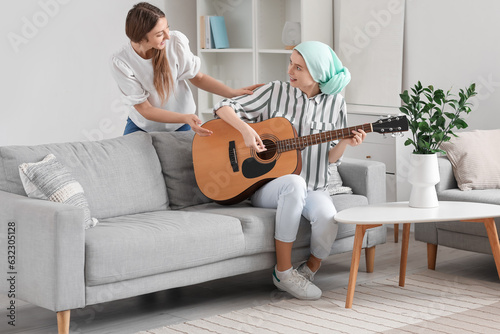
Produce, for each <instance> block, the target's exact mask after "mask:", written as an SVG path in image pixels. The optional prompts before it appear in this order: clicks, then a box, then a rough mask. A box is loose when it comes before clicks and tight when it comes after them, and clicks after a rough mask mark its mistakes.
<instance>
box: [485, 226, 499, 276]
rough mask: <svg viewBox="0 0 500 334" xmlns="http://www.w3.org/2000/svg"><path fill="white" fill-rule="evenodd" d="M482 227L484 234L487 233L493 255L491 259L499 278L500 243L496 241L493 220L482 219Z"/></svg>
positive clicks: (495, 229) (496, 234) (496, 236)
mask: <svg viewBox="0 0 500 334" xmlns="http://www.w3.org/2000/svg"><path fill="white" fill-rule="evenodd" d="M484 227H486V232H487V233H488V239H489V240H490V246H491V252H492V253H493V259H495V264H496V266H497V274H498V277H499V278H500V242H499V241H498V232H497V227H496V225H495V219H494V218H486V219H484Z"/></svg>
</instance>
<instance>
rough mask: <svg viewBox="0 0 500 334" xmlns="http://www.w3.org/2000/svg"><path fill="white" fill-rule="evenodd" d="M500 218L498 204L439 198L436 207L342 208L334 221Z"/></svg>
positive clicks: (393, 204) (400, 204) (382, 205)
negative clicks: (442, 199)
mask: <svg viewBox="0 0 500 334" xmlns="http://www.w3.org/2000/svg"><path fill="white" fill-rule="evenodd" d="M493 217H500V205H495V204H486V203H474V202H452V201H440V202H439V206H438V207H435V208H428V209H427V208H426V209H424V208H412V207H410V206H409V205H408V202H389V203H380V204H372V205H364V206H357V207H353V208H349V209H346V210H342V211H340V212H339V213H337V214H336V215H335V220H336V221H337V222H339V223H344V224H365V225H369V224H399V223H401V224H403V223H428V222H440V221H454V220H473V219H484V218H493Z"/></svg>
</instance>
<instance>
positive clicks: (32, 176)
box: [19, 154, 98, 229]
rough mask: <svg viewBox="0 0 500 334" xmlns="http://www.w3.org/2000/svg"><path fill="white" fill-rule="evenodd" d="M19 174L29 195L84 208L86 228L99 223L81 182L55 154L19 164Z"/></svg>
mask: <svg viewBox="0 0 500 334" xmlns="http://www.w3.org/2000/svg"><path fill="white" fill-rule="evenodd" d="M19 176H20V177H21V182H22V183H23V187H24V190H25V191H26V194H27V195H28V197H30V198H37V199H44V200H49V201H52V202H59V203H64V204H69V205H73V206H76V207H80V208H82V209H83V211H84V222H85V229H88V228H90V227H94V226H95V225H96V224H97V223H98V221H97V219H95V218H92V217H91V216H90V210H89V205H88V202H87V199H86V198H85V196H84V194H83V188H82V186H81V184H80V183H79V182H78V181H76V180H75V179H74V178H73V176H72V175H71V174H70V172H69V171H68V170H67V169H66V168H65V167H64V166H63V165H62V164H61V163H60V162H59V161H57V159H56V157H55V156H54V155H53V154H49V155H47V156H46V157H45V158H44V159H43V160H42V161H40V162H34V163H23V164H21V165H19Z"/></svg>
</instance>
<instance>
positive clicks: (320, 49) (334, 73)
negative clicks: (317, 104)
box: [294, 41, 351, 95]
mask: <svg viewBox="0 0 500 334" xmlns="http://www.w3.org/2000/svg"><path fill="white" fill-rule="evenodd" d="M294 50H297V51H298V52H299V53H300V54H301V55H302V57H303V58H304V60H305V62H306V65H307V69H308V70H309V73H311V76H312V78H313V79H314V81H316V82H317V83H319V89H320V90H321V92H323V93H325V94H331V95H333V94H337V93H340V92H341V91H342V89H344V88H345V86H347V84H348V83H349V81H351V73H349V70H348V69H347V67H344V66H343V65H342V62H341V61H340V59H339V57H337V55H336V54H335V52H334V51H333V50H332V48H330V47H329V46H328V45H326V44H324V43H321V42H317V41H308V42H303V43H300V44H299V45H297V46H296V47H295V48H294Z"/></svg>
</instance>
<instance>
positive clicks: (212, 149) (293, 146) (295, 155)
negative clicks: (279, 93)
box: [193, 116, 408, 204]
mask: <svg viewBox="0 0 500 334" xmlns="http://www.w3.org/2000/svg"><path fill="white" fill-rule="evenodd" d="M249 125H250V126H251V127H252V128H253V129H254V130H255V131H256V132H257V134H258V135H259V136H260V137H261V139H262V142H263V143H264V145H265V147H266V151H264V152H261V153H257V152H256V151H255V150H254V149H251V148H249V147H247V146H246V145H245V142H244V141H243V136H242V135H241V133H240V132H239V131H238V130H236V129H235V128H233V127H232V126H231V125H229V124H227V123H226V122H225V121H223V120H222V119H214V120H211V121H208V122H206V123H205V124H203V127H204V128H206V129H210V130H212V131H213V134H212V135H210V136H207V137H202V136H199V135H195V136H194V139H193V165H194V173H195V177H196V182H197V184H198V187H199V188H200V190H201V192H202V193H203V194H204V195H205V196H207V197H208V198H210V199H212V200H214V201H215V202H217V203H220V204H235V203H238V202H241V201H243V200H245V199H246V198H248V197H250V195H252V193H253V192H255V191H256V190H257V189H258V188H259V187H261V186H263V185H264V184H265V183H266V182H269V181H271V180H272V179H275V178H277V177H280V176H283V175H287V174H300V171H301V168H302V158H301V153H300V151H301V150H302V149H304V148H305V147H306V146H311V145H316V144H321V143H325V142H329V141H333V140H337V139H342V138H349V137H353V136H354V135H353V134H352V131H353V130H356V129H363V130H364V131H365V132H366V133H369V132H378V133H395V132H402V131H407V130H408V120H407V118H406V117H405V116H395V117H390V118H386V119H381V120H378V121H376V122H374V123H366V124H363V125H358V126H351V127H348V128H344V129H339V130H332V131H324V132H321V133H318V134H312V135H307V136H302V137H298V136H297V131H296V130H295V128H294V126H293V125H292V124H291V123H290V121H289V120H287V119H286V118H284V117H274V118H271V119H268V120H265V121H262V122H258V123H251V124H249Z"/></svg>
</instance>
